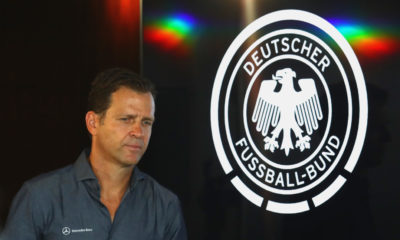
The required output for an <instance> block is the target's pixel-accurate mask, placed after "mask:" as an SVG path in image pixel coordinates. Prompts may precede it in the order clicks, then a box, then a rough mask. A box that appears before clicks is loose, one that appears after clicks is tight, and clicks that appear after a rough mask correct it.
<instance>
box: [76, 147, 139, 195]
mask: <svg viewBox="0 0 400 240" xmlns="http://www.w3.org/2000/svg"><path fill="white" fill-rule="evenodd" d="M89 155H90V149H88V148H86V149H84V150H83V151H82V152H81V154H80V155H79V157H78V159H77V160H76V162H75V164H74V168H75V173H76V177H77V180H78V181H84V180H97V178H96V175H94V172H93V170H92V167H91V166H90V163H89ZM145 176H146V175H145V174H144V173H143V172H142V171H140V170H139V168H138V167H137V166H135V168H134V169H133V173H132V176H131V180H130V185H129V188H130V189H131V190H132V189H133V188H134V186H135V184H136V183H137V182H139V181H142V180H144V179H145Z"/></svg>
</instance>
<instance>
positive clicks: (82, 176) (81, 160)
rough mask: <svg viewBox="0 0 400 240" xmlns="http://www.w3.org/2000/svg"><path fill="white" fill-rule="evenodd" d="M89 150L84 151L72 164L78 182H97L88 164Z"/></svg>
mask: <svg viewBox="0 0 400 240" xmlns="http://www.w3.org/2000/svg"><path fill="white" fill-rule="evenodd" d="M89 155H90V149H87V148H86V149H84V150H83V151H82V152H81V154H80V155H79V157H78V159H77V160H76V162H75V164H74V168H75V173H76V177H77V179H78V181H83V180H88V179H94V180H97V178H96V176H95V175H94V172H93V170H92V167H91V166H90V164H89Z"/></svg>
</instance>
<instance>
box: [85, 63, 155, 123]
mask: <svg viewBox="0 0 400 240" xmlns="http://www.w3.org/2000/svg"><path fill="white" fill-rule="evenodd" d="M121 87H127V88H130V89H132V90H133V91H136V92H139V93H151V94H152V95H153V98H154V99H155V97H156V96H155V95H156V91H155V87H154V84H153V83H152V82H151V81H150V80H148V79H146V78H143V77H141V76H140V75H139V74H137V73H135V72H133V71H131V70H128V69H124V68H110V69H107V70H105V71H103V72H100V73H99V74H98V75H97V76H96V78H95V79H94V80H93V82H92V84H91V89H90V92H89V97H88V111H94V112H95V113H96V114H100V115H101V116H104V114H105V113H106V111H107V109H108V108H109V107H110V104H111V94H112V93H114V92H115V91H117V90H118V89H120V88H121Z"/></svg>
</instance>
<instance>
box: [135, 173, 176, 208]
mask: <svg viewBox="0 0 400 240" xmlns="http://www.w3.org/2000/svg"><path fill="white" fill-rule="evenodd" d="M140 174H141V175H142V177H143V180H144V184H145V186H146V188H145V189H144V190H145V191H146V193H148V194H151V195H152V196H153V197H155V198H157V199H158V200H161V201H162V202H164V203H170V202H176V203H177V202H179V200H178V197H177V195H176V194H175V193H173V192H172V191H171V190H170V189H168V188H167V187H165V186H163V185H162V184H160V183H159V182H158V181H157V180H155V179H154V178H153V177H152V176H150V175H148V174H147V173H144V172H140Z"/></svg>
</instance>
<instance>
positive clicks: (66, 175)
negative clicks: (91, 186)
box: [24, 164, 74, 193]
mask: <svg viewBox="0 0 400 240" xmlns="http://www.w3.org/2000/svg"><path fill="white" fill-rule="evenodd" d="M73 176H74V172H73V165H72V164H71V165H68V166H65V167H63V168H59V169H56V170H52V171H50V172H47V173H43V174H40V175H38V176H36V177H33V178H31V179H29V180H27V181H26V182H25V183H24V187H25V188H27V190H28V191H30V192H33V193H35V192H36V193H44V192H46V191H54V190H56V189H58V188H59V187H60V186H61V185H64V184H66V183H68V182H71V181H73V179H74V178H73Z"/></svg>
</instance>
